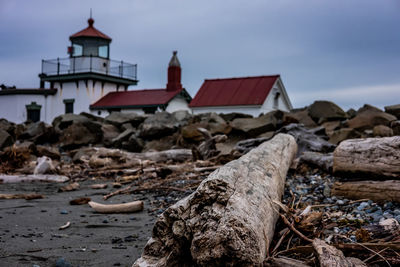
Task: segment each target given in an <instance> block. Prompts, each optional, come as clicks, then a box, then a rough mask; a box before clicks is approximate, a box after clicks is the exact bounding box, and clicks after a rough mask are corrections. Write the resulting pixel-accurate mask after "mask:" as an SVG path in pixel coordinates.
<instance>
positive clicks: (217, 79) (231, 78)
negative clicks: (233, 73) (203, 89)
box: [204, 74, 281, 81]
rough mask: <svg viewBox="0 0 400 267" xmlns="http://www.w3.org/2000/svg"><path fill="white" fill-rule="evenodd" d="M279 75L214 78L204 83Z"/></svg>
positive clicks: (266, 76) (276, 75) (275, 75)
mask: <svg viewBox="0 0 400 267" xmlns="http://www.w3.org/2000/svg"><path fill="white" fill-rule="evenodd" d="M280 76H281V75H280V74H274V75H259V76H245V77H229V78H214V79H204V81H220V80H239V79H253V78H254V79H258V78H272V77H280Z"/></svg>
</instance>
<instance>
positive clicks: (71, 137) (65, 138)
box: [60, 122, 101, 150]
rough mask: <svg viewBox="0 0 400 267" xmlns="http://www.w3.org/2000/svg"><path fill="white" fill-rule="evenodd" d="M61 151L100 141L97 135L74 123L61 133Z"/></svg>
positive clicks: (80, 124)
mask: <svg viewBox="0 0 400 267" xmlns="http://www.w3.org/2000/svg"><path fill="white" fill-rule="evenodd" d="M60 141H61V147H62V148H63V149H67V150H68V149H74V148H77V147H80V146H85V145H89V144H95V143H97V142H99V141H101V138H99V136H98V135H97V134H94V133H92V132H90V131H89V130H88V128H86V127H85V126H84V125H83V124H82V123H80V122H79V123H74V124H71V125H70V126H68V128H66V129H65V130H63V131H62V135H61V137H60Z"/></svg>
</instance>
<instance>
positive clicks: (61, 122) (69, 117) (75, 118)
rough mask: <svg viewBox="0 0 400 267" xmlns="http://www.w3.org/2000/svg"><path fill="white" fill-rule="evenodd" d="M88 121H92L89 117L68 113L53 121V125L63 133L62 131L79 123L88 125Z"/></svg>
mask: <svg viewBox="0 0 400 267" xmlns="http://www.w3.org/2000/svg"><path fill="white" fill-rule="evenodd" d="M88 121H90V119H89V118H88V117H85V116H82V115H77V114H73V113H67V114H63V115H60V116H58V117H56V118H55V119H54V120H53V122H52V125H53V127H54V128H55V130H56V131H57V132H61V131H62V130H64V129H66V128H68V126H70V125H72V124H74V123H78V122H80V123H86V122H88Z"/></svg>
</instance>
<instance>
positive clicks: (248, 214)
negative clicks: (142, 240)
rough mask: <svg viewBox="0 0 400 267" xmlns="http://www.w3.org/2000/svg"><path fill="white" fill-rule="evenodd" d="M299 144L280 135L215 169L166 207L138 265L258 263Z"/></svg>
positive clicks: (251, 264) (136, 264)
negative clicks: (187, 194) (187, 192)
mask: <svg viewBox="0 0 400 267" xmlns="http://www.w3.org/2000/svg"><path fill="white" fill-rule="evenodd" d="M296 150H297V144H296V142H295V140H294V138H293V137H292V136H290V135H286V134H279V135H277V136H275V137H274V138H273V139H272V140H270V141H268V142H265V143H263V144H261V145H260V146H259V147H257V148H255V149H253V150H252V151H250V152H249V153H248V154H246V155H244V156H242V157H241V158H239V159H237V160H234V161H231V162H230V163H228V164H226V165H225V166H223V167H221V168H219V169H217V170H216V171H214V172H213V173H211V174H210V175H209V177H208V178H207V179H205V180H204V181H203V182H202V183H201V184H200V186H199V187H198V188H197V190H196V191H195V192H193V193H192V194H191V195H189V196H188V197H186V198H184V199H182V200H180V201H179V202H177V203H176V204H175V205H173V206H171V207H170V208H168V209H167V210H166V211H165V212H164V213H163V214H162V215H161V216H160V217H159V218H158V220H157V222H156V224H155V226H154V228H153V236H152V238H151V239H150V240H149V241H148V243H147V245H146V247H145V249H144V252H143V254H142V257H141V258H139V259H138V260H137V261H136V262H135V264H134V266H189V265H198V266H207V265H209V266H219V265H223V266H234V265H239V266H255V265H256V266H260V265H262V262H263V260H264V258H265V256H266V251H268V248H269V244H270V241H271V240H272V237H273V234H274V228H275V223H276V221H277V219H278V213H277V207H276V205H275V204H274V202H276V201H280V200H281V196H282V194H283V190H284V184H285V178H286V173H287V170H288V168H289V166H290V164H291V162H292V159H293V158H294V156H295V155H296Z"/></svg>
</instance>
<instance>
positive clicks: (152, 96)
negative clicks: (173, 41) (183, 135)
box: [90, 51, 192, 114]
mask: <svg viewBox="0 0 400 267" xmlns="http://www.w3.org/2000/svg"><path fill="white" fill-rule="evenodd" d="M181 72H182V69H181V64H180V63H179V60H178V56H177V52H176V51H174V52H173V55H172V58H171V60H170V62H169V64H168V82H167V86H166V88H162V89H143V90H132V91H124V92H111V93H108V94H107V95H106V96H104V97H103V98H101V99H100V100H99V101H97V102H96V103H94V104H93V105H91V106H90V109H91V111H92V112H94V111H97V112H101V111H104V110H106V111H108V112H112V111H120V112H136V113H139V114H143V113H154V112H156V111H167V112H174V111H177V110H187V111H189V112H190V108H189V102H190V101H191V100H192V98H191V96H190V95H189V94H188V93H187V91H186V90H185V89H184V88H183V87H182V84H181Z"/></svg>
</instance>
